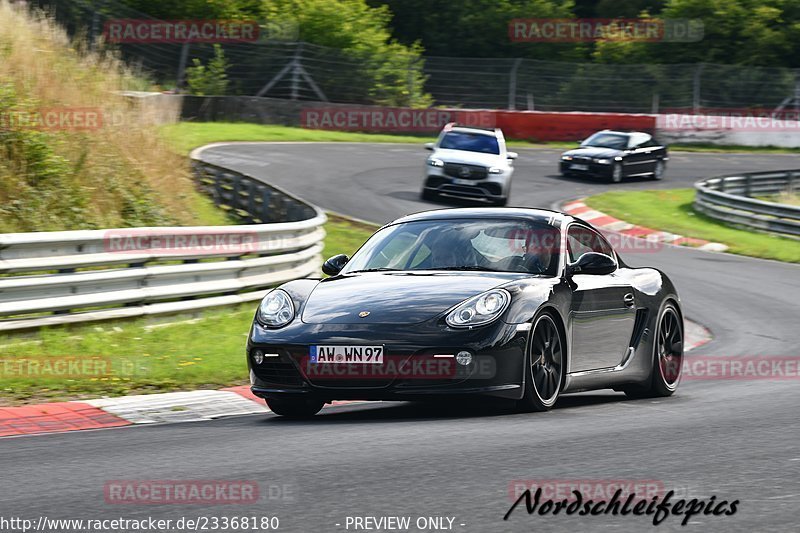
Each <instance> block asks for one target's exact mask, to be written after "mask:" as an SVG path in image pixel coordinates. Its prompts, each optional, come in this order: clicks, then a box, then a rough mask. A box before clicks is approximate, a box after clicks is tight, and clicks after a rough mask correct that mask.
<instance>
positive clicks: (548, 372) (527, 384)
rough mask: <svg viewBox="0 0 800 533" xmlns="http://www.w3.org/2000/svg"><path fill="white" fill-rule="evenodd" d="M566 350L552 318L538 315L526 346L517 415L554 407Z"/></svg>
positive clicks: (561, 379)
mask: <svg viewBox="0 0 800 533" xmlns="http://www.w3.org/2000/svg"><path fill="white" fill-rule="evenodd" d="M565 348H566V345H565V344H564V339H563V338H562V335H561V330H560V329H559V327H558V324H557V323H556V320H555V318H554V317H553V315H552V314H550V312H547V311H545V312H543V313H541V314H540V315H538V316H537V317H536V318H535V319H534V321H533V326H532V327H531V333H530V337H529V340H528V343H527V348H526V352H527V353H526V354H525V370H524V371H525V379H524V393H523V396H522V399H521V400H518V401H517V410H518V411H522V412H535V411H547V410H549V409H551V408H552V407H553V406H554V405H555V403H556V401H557V400H558V396H559V394H560V393H561V387H562V386H563V383H564V370H565V364H564V363H565V361H566V350H565ZM539 352H540V353H539Z"/></svg>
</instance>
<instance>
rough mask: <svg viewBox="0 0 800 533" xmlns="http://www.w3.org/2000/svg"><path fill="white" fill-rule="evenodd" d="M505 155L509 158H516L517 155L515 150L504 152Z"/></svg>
mask: <svg viewBox="0 0 800 533" xmlns="http://www.w3.org/2000/svg"><path fill="white" fill-rule="evenodd" d="M506 157H507V158H509V159H516V158H518V157H519V154H518V153H517V152H506Z"/></svg>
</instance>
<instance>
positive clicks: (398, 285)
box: [301, 271, 525, 324]
mask: <svg viewBox="0 0 800 533" xmlns="http://www.w3.org/2000/svg"><path fill="white" fill-rule="evenodd" d="M522 277H525V274H515V273H497V274H496V275H495V274H494V273H483V272H481V273H479V274H472V273H464V272H442V271H439V272H424V273H422V272H417V273H413V274H412V273H401V272H393V273H389V272H368V273H362V274H351V275H345V276H341V277H334V278H328V279H326V280H323V281H321V282H319V283H318V284H317V286H316V287H315V288H314V290H313V291H312V292H311V294H310V295H309V296H308V298H307V300H306V304H305V306H304V308H303V312H302V317H301V318H302V320H303V322H305V323H307V324H323V323H325V324H417V323H420V322H424V321H426V320H430V319H432V318H435V317H436V316H438V315H440V314H441V313H443V312H445V311H447V310H448V309H450V308H451V307H453V306H454V305H456V304H458V303H460V302H462V301H463V300H466V299H467V298H470V297H472V296H475V295H476V294H480V293H482V292H484V291H487V290H489V289H491V288H493V287H497V286H499V285H503V284H505V283H508V282H509V281H513V280H515V279H519V278H522ZM362 312H368V313H369V314H368V315H367V316H365V317H360V316H359V313H362Z"/></svg>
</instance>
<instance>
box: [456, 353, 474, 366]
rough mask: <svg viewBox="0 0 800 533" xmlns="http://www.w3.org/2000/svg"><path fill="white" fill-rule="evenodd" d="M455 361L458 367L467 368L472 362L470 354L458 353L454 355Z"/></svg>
mask: <svg viewBox="0 0 800 533" xmlns="http://www.w3.org/2000/svg"><path fill="white" fill-rule="evenodd" d="M456 361H458V364H459V365H464V366H467V365H468V364H470V363H471V362H472V354H471V353H469V352H458V353H457V354H456Z"/></svg>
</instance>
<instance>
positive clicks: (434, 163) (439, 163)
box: [428, 157, 444, 167]
mask: <svg viewBox="0 0 800 533" xmlns="http://www.w3.org/2000/svg"><path fill="white" fill-rule="evenodd" d="M428 164H429V165H430V166H432V167H443V166H444V161H442V160H441V159H437V158H435V157H431V158H430V159H428Z"/></svg>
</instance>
